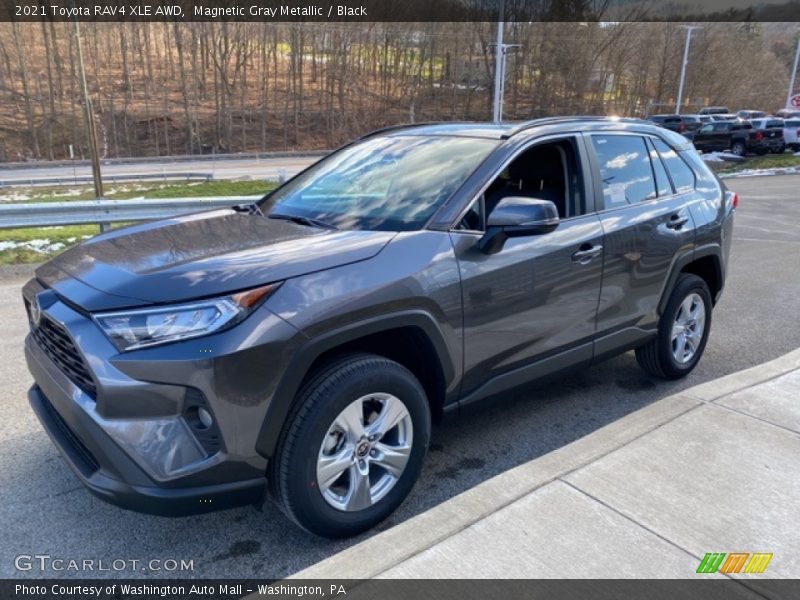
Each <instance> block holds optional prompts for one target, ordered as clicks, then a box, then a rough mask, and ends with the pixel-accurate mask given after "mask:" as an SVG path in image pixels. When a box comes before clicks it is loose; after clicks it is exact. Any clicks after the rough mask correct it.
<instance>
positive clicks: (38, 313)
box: [31, 295, 42, 327]
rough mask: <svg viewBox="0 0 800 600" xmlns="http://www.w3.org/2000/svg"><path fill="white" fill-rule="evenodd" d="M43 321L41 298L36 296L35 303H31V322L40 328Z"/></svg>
mask: <svg viewBox="0 0 800 600" xmlns="http://www.w3.org/2000/svg"><path fill="white" fill-rule="evenodd" d="M41 320H42V307H41V306H40V305H39V296H38V295H36V296H34V297H33V302H31V322H32V323H33V326H34V327H38V326H39V323H40V322H41Z"/></svg>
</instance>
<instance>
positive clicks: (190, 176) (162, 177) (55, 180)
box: [0, 172, 214, 188]
mask: <svg viewBox="0 0 800 600" xmlns="http://www.w3.org/2000/svg"><path fill="white" fill-rule="evenodd" d="M213 178H214V176H213V175H212V174H211V173H170V172H163V173H120V174H117V175H103V181H107V182H108V181H117V182H120V181H145V180H147V181H153V180H156V181H175V180H181V181H211V180H212V179H213ZM93 181H94V179H93V178H92V176H91V175H65V176H63V177H17V178H14V179H0V188H2V187H13V186H20V185H30V186H36V185H65V184H66V185H69V184H74V185H78V184H82V183H84V184H85V183H89V184H91V183H92V182H93Z"/></svg>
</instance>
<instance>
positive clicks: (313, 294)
mask: <svg viewBox="0 0 800 600" xmlns="http://www.w3.org/2000/svg"><path fill="white" fill-rule="evenodd" d="M737 201H738V199H737V198H736V196H735V194H732V193H730V192H727V191H726V190H725V188H724V187H723V185H722V184H721V183H720V182H719V181H718V180H717V178H716V177H715V176H714V175H713V174H712V173H711V172H710V171H709V170H708V168H706V166H705V165H704V164H703V162H702V161H701V160H700V159H699V157H698V156H697V154H696V153H695V151H694V150H693V149H692V148H691V145H690V144H689V142H688V141H687V140H686V139H685V138H683V137H682V136H680V135H678V134H675V133H673V132H669V131H666V130H664V129H662V128H659V127H656V126H654V125H652V124H648V123H647V122H644V121H637V120H625V119H608V118H592V117H565V118H551V119H539V120H535V121H532V122H528V123H524V124H521V125H519V124H500V125H488V124H439V125H425V126H409V127H401V128H394V129H388V130H382V131H379V132H376V133H374V134H371V135H368V136H366V137H364V138H362V139H360V140H358V141H356V142H354V143H352V144H350V145H348V146H345V147H344V148H342V149H340V150H338V151H336V152H334V153H333V154H331V155H329V156H328V157H326V158H324V159H322V160H321V161H319V162H318V163H316V164H314V165H312V166H311V167H309V168H308V169H306V170H305V171H304V172H302V173H301V174H299V175H298V176H296V177H295V178H293V179H291V180H290V181H288V182H287V183H285V184H284V185H283V186H281V187H279V188H278V189H276V190H275V191H273V192H272V193H271V194H269V195H268V196H266V197H265V198H263V199H262V200H261V201H259V202H258V203H256V204H255V205H253V206H249V207H234V208H231V209H224V210H215V211H210V212H203V213H199V214H194V215H191V216H183V217H176V218H172V219H166V220H162V221H157V222H150V223H144V224H139V225H134V226H131V227H126V228H124V229H118V230H115V231H111V232H109V233H105V234H102V235H100V236H98V237H95V238H93V239H91V240H89V241H87V242H85V243H83V244H81V245H80V246H78V247H75V248H72V249H70V250H67V251H66V252H64V253H63V254H61V255H60V256H58V257H56V258H55V259H53V260H51V261H50V262H48V263H47V264H45V265H43V266H41V267H40V268H39V269H38V270H37V271H36V277H35V278H34V279H32V280H31V281H30V282H29V283H28V284H27V285H26V286H25V288H24V291H23V295H24V301H25V306H26V307H27V311H28V315H29V317H30V335H28V337H27V340H26V344H25V352H26V356H27V361H28V366H29V368H30V371H31V373H32V374H33V376H34V379H35V384H34V385H33V387H32V388H31V390H30V394H29V396H30V402H31V404H32V406H33V408H34V410H35V411H36V414H37V415H38V416H39V418H40V420H41V421H42V423H43V425H44V427H45V428H46V429H47V431H48V432H49V434H50V436H51V437H52V439H53V441H54V442H55V443H56V445H57V446H58V447H59V448H60V449H61V451H62V453H63V454H64V455H65V457H66V459H67V461H68V462H69V464H70V465H71V466H72V468H73V469H74V470H75V472H76V473H77V476H78V477H79V478H80V479H81V480H82V481H83V483H84V484H85V485H86V486H87V487H88V488H89V489H90V490H91V491H92V492H94V493H95V494H96V495H98V496H100V497H101V498H103V499H105V500H108V501H110V502H113V503H116V504H119V505H121V506H124V507H126V508H130V509H134V510H139V511H146V512H153V513H159V514H176V513H178V514H185V513H190V512H196V511H207V510H213V509H218V508H222V507H225V506H231V505H236V504H245V503H255V502H260V501H261V500H262V499H263V495H264V493H265V492H266V491H267V490H269V492H270V493H271V495H272V496H273V497H274V499H275V500H276V501H277V503H278V504H279V505H280V507H281V508H282V509H283V511H284V512H285V513H286V514H287V515H288V516H289V517H291V518H292V519H294V520H295V521H296V522H297V523H298V524H300V525H301V526H302V527H304V528H306V529H307V530H309V531H312V532H314V533H317V534H320V535H323V536H331V537H333V536H345V535H351V534H355V533H357V532H360V531H363V530H365V529H367V528H369V527H371V526H373V525H375V524H376V523H378V522H379V521H380V520H382V519H383V518H385V517H386V516H387V515H389V514H390V513H391V512H392V511H393V510H394V509H395V508H397V506H398V505H399V504H400V503H401V502H402V501H403V499H404V498H405V496H406V495H407V494H408V493H409V491H410V489H411V487H412V485H413V484H414V481H415V480H416V479H417V476H418V474H419V472H420V468H421V466H422V461H423V457H424V455H425V452H426V448H427V446H428V440H429V436H430V431H431V423H432V422H436V421H438V420H439V419H442V418H443V417H444V416H446V415H451V414H455V413H458V412H459V411H461V410H463V409H464V408H465V407H467V406H470V405H473V404H475V403H477V402H480V401H481V400H482V399H484V398H487V397H489V396H493V395H497V394H500V393H502V392H504V391H506V390H509V389H510V388H512V387H515V386H518V385H520V384H523V383H526V382H530V381H532V380H535V379H539V378H542V377H544V376H549V375H552V374H554V373H559V372H563V371H566V370H568V369H579V368H586V367H587V366H588V365H590V364H591V363H593V362H595V361H599V360H602V359H604V358H606V357H609V356H612V355H615V354H618V353H620V352H624V351H627V350H631V349H635V350H636V357H637V359H638V361H639V364H640V365H641V366H642V367H643V368H644V369H645V370H646V371H647V372H648V373H650V374H652V375H655V376H658V377H664V378H668V379H675V378H679V377H683V376H684V375H686V374H687V373H689V372H690V371H691V370H692V369H693V368H694V367H695V365H696V364H697V361H698V360H699V359H700V356H701V355H702V354H703V349H704V347H705V345H706V341H707V339H708V334H709V328H710V325H711V311H712V307H713V306H714V303H715V302H716V300H717V299H718V298H719V295H720V293H721V291H722V287H723V283H724V281H725V271H726V263H727V260H728V255H729V251H730V243H731V229H732V227H733V212H734V209H735V208H736V204H737Z"/></svg>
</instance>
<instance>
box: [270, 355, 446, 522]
mask: <svg viewBox="0 0 800 600" xmlns="http://www.w3.org/2000/svg"><path fill="white" fill-rule="evenodd" d="M376 393H385V394H391V395H393V396H395V397H396V398H397V399H400V400H401V401H402V403H403V405H405V408H406V409H407V411H408V414H409V415H410V418H411V423H412V430H413V435H412V440H411V452H410V455H409V459H408V462H407V463H406V466H405V469H404V470H403V472H402V474H401V475H400V476H399V477H398V478H397V480H396V482H395V483H394V487H392V488H391V489H390V490H389V492H388V493H387V494H386V495H385V496H384V497H382V498H381V499H379V500H378V501H376V502H375V503H374V504H372V506H370V507H369V508H365V509H363V510H356V511H344V510H339V509H337V508H335V507H333V506H331V505H330V504H329V503H328V502H327V501H326V500H325V498H324V497H323V494H322V493H321V492H320V490H319V488H318V486H317V471H316V468H317V458H318V456H319V453H320V448H321V446H322V443H323V440H324V439H325V437H326V436H327V435H329V430H330V429H331V426H332V424H333V422H334V420H335V419H336V418H337V416H339V414H340V413H341V412H342V411H343V410H344V409H345V408H346V407H347V406H349V405H350V404H351V403H352V402H353V401H354V400H356V399H358V398H361V397H362V396H365V395H369V394H376ZM430 432H431V416H430V408H429V405H428V400H427V397H426V395H425V391H424V390H423V388H422V386H421V385H420V383H419V381H418V380H417V378H416V377H414V375H413V374H412V373H411V372H410V371H409V370H408V369H406V368H405V367H403V366H402V365H400V364H398V363H396V362H394V361H391V360H388V359H386V358H383V357H381V356H377V355H373V354H355V355H349V356H346V357H343V358H342V359H340V360H337V361H335V362H333V363H331V364H329V365H328V366H327V367H325V368H323V369H322V370H320V371H318V372H317V373H316V374H315V375H313V376H312V377H311V378H310V380H309V381H308V383H307V384H306V385H304V386H303V387H302V389H301V390H300V392H299V393H298V396H297V398H296V402H295V406H294V409H293V411H291V412H290V414H289V416H288V417H287V420H286V424H285V425H284V430H283V433H282V435H281V439H280V440H279V442H278V449H277V451H276V453H275V456H274V457H273V458H272V460H271V461H270V465H269V473H268V478H269V483H270V492H271V495H272V497H273V499H274V500H275V501H276V503H277V504H278V506H279V507H280V509H281V510H282V511H283V512H284V513H285V514H286V515H287V516H288V517H289V518H291V519H292V520H293V521H294V522H295V523H297V524H298V525H300V526H301V527H302V528H304V529H306V530H307V531H310V532H311V533H314V534H316V535H320V536H323V537H328V538H341V537H348V536H352V535H356V534H358V533H361V532H363V531H366V530H368V529H370V528H371V527H374V526H375V525H377V524H378V523H380V522H381V521H383V520H384V519H385V518H386V517H388V516H389V515H390V514H391V513H392V512H393V511H394V510H395V509H396V508H397V507H398V506H400V504H401V503H402V502H403V500H404V499H405V498H406V496H407V495H408V493H409V492H410V491H411V489H412V487H413V486H414V483H415V482H416V480H417V478H418V476H419V473H420V470H421V468H422V463H423V460H424V458H425V453H426V451H427V449H428V443H429V441H430Z"/></svg>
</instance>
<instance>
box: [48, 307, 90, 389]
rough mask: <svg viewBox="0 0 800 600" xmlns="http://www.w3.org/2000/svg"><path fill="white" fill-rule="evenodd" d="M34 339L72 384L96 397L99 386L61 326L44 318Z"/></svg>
mask: <svg viewBox="0 0 800 600" xmlns="http://www.w3.org/2000/svg"><path fill="white" fill-rule="evenodd" d="M33 338H34V339H35V340H36V343H38V344H39V347H40V348H41V349H42V350H44V353H45V354H47V356H48V357H49V358H50V360H52V361H53V362H54V363H55V364H56V366H58V368H59V369H61V371H62V372H63V373H64V374H65V375H66V376H67V377H68V378H69V380H70V381H71V382H72V383H74V384H75V385H77V386H78V387H79V388H81V389H82V390H83V391H84V392H86V393H87V394H89V396H91V397H92V399H94V398H95V397H96V395H97V386H96V385H95V383H94V379H92V376H91V374H90V373H89V369H87V367H86V363H85V362H84V360H83V357H82V356H81V354H80V352H78V349H77V348H76V347H75V344H74V343H73V342H72V339H71V338H70V337H69V335H68V334H67V332H66V331H64V330H63V328H62V327H61V326H60V325H58V324H57V323H54V322H53V321H51V320H50V319H48V318H46V317H44V316H43V317H42V320H41V321H40V323H39V326H38V327H36V326H34V327H33Z"/></svg>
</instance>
